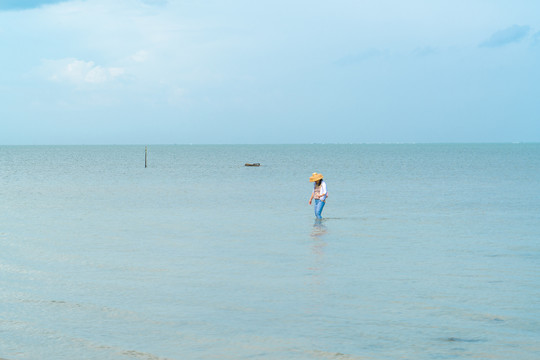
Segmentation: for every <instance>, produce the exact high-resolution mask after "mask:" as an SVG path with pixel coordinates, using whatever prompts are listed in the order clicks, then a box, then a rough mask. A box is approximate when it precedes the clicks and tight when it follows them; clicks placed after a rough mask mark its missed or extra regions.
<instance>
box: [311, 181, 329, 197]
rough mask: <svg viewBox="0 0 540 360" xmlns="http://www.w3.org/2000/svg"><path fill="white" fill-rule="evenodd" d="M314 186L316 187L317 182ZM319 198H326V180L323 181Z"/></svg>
mask: <svg viewBox="0 0 540 360" xmlns="http://www.w3.org/2000/svg"><path fill="white" fill-rule="evenodd" d="M313 187H314V188H316V187H317V184H316V183H315V184H314V185H313ZM313 191H315V189H313ZM319 200H321V201H324V200H326V183H325V182H324V180H323V181H321V192H320V194H319Z"/></svg>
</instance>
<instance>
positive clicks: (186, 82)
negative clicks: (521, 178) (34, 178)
mask: <svg viewBox="0 0 540 360" xmlns="http://www.w3.org/2000/svg"><path fill="white" fill-rule="evenodd" d="M538 14H540V2H539V1H536V0H516V1H501V0H482V1H480V0H456V1H442V0H441V1H433V0H411V1H397V0H394V1H389V0H379V1H363V0H335V1H332V2H323V1H313V0H310V1H307V0H297V1H290V0H288V1H283V0H273V1H267V0H259V1H251V0H250V1H248V0H230V1H215V0H208V1H203V0H200V1H193V0H189V1H188V0H186V1H182V0H176V1H169V0H115V1H111V0H73V1H71V0H64V1H55V0H46V1H45V0H41V1H40V0H26V1H24V0H2V1H0V46H1V49H2V56H1V57H0V65H1V71H0V124H1V126H2V131H1V132H0V144H159V143H164V144H175V143H176V144H183V143H188V144H189V143H379V142H382V143H394V142H538V141H540V101H539V99H540V17H539V16H538Z"/></svg>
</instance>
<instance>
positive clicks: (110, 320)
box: [0, 144, 540, 360]
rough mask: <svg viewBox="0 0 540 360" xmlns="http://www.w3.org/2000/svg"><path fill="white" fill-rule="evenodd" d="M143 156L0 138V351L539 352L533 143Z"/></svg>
mask: <svg viewBox="0 0 540 360" xmlns="http://www.w3.org/2000/svg"><path fill="white" fill-rule="evenodd" d="M148 158H149V164H148V168H146V169H145V168H144V146H88V147H86V146H74V147H69V146H66V147H49V146H43V147H40V146H35V147H8V146H0V358H1V359H7V360H34V359H39V360H74V359H77V360H79V359H92V360H94V359H95V360H103V359H119V360H128V359H137V360H159V359H175V360H184V359H188V360H189V359H223V360H227V359H231V360H233V359H234V360H235V359H270V360H288V359H291V360H296V359H302V360H303V359H340V360H350V359H415V360H416V359H420V360H422V359H473V358H474V359H522V360H523V359H525V360H528V359H531V360H532V359H535V360H536V359H540V144H493V145H291V146H283V145H274V146H241V145H238V146H149V148H148ZM246 162H259V163H261V166H260V167H245V166H244V163H246ZM314 171H317V172H321V173H323V174H324V176H325V180H326V182H327V185H328V191H329V199H328V202H327V205H326V207H325V209H324V211H323V216H324V217H325V218H324V219H323V220H322V222H320V223H317V222H315V219H314V215H313V209H312V207H310V206H309V205H308V200H309V196H310V194H311V190H312V184H310V183H309V181H308V178H309V176H310V175H311V173H312V172H314Z"/></svg>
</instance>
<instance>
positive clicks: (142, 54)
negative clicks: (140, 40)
mask: <svg viewBox="0 0 540 360" xmlns="http://www.w3.org/2000/svg"><path fill="white" fill-rule="evenodd" d="M131 59H132V60H133V61H135V62H145V61H146V60H148V52H147V51H144V50H140V51H138V52H137V53H135V54H133V55H132V56H131Z"/></svg>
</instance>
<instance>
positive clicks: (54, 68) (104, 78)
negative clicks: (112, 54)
mask: <svg viewBox="0 0 540 360" xmlns="http://www.w3.org/2000/svg"><path fill="white" fill-rule="evenodd" d="M41 70H42V73H43V74H44V75H45V77H46V78H47V79H48V80H50V81H53V82H60V83H71V84H78V85H82V84H103V83H106V82H109V81H112V80H115V79H117V78H118V77H120V76H122V75H124V73H125V71H124V69H123V68H120V67H103V66H99V65H96V64H95V63H94V62H93V61H83V60H78V59H73V58H69V59H61V60H45V61H44V62H43V66H42V69H41Z"/></svg>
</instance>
